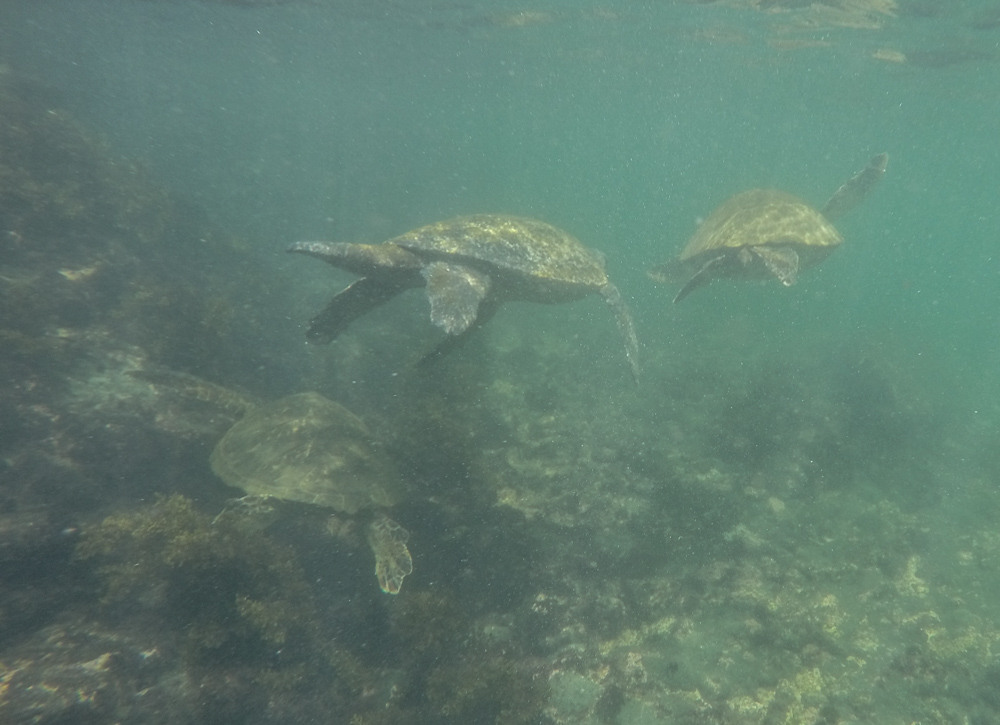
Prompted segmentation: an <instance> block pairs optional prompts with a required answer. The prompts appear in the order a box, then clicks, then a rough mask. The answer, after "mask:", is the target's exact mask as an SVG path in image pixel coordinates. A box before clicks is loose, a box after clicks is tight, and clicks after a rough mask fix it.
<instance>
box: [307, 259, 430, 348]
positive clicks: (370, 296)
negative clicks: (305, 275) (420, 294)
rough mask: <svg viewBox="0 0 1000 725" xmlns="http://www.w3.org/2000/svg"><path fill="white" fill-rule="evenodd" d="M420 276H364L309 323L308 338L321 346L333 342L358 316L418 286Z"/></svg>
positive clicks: (337, 296) (334, 298) (331, 301)
mask: <svg viewBox="0 0 1000 725" xmlns="http://www.w3.org/2000/svg"><path fill="white" fill-rule="evenodd" d="M419 280H420V278H419V277H418V276H417V275H413V276H412V277H410V276H402V277H398V278H393V277H389V278H387V277H381V278H374V277H362V278H361V279H359V280H357V281H355V282H354V283H352V284H350V285H349V286H348V287H347V288H346V289H344V290H343V291H342V292H339V293H338V294H336V295H334V297H333V299H331V300H330V302H329V303H328V304H327V306H326V307H324V308H323V310H322V311H321V312H320V313H319V314H318V315H316V316H315V317H313V318H312V320H310V321H309V329H308V330H307V331H306V339H308V340H309V341H310V342H314V343H317V344H319V345H325V344H327V343H329V342H332V341H333V339H334V338H336V337H337V336H338V335H339V334H340V333H342V332H343V331H344V330H346V329H347V328H348V326H349V325H350V324H351V323H352V322H354V321H355V320H356V319H358V318H359V317H361V316H363V315H366V314H367V313H369V312H371V311H372V310H374V309H375V308H376V307H378V306H379V305H383V304H385V303H386V302H388V301H389V300H391V299H392V298H393V297H395V296H396V295H398V294H400V293H401V292H403V291H405V290H407V289H410V288H411V287H417V286H419V284H420V282H419Z"/></svg>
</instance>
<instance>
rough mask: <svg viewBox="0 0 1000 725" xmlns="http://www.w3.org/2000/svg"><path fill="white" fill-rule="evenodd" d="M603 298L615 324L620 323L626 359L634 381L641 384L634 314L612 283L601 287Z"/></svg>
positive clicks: (619, 328) (619, 327)
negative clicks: (613, 317) (613, 316)
mask: <svg viewBox="0 0 1000 725" xmlns="http://www.w3.org/2000/svg"><path fill="white" fill-rule="evenodd" d="M601 296H602V297H604V301H605V302H607V303H608V306H609V307H610V308H611V311H612V312H613V313H614V315H615V322H617V323H618V330H619V331H620V332H621V334H622V340H623V341H624V342H625V357H626V358H627V359H628V364H629V367H630V368H631V370H632V379H633V380H634V381H635V382H636V383H637V384H638V382H639V338H638V336H637V335H636V334H635V322H634V321H633V320H632V313H631V312H630V311H629V308H628V305H627V304H625V300H624V299H622V295H621V293H620V292H619V291H618V288H617V287H615V286H614V285H613V284H612V283H611V282H608V283H607V284H605V285H604V286H603V287H601Z"/></svg>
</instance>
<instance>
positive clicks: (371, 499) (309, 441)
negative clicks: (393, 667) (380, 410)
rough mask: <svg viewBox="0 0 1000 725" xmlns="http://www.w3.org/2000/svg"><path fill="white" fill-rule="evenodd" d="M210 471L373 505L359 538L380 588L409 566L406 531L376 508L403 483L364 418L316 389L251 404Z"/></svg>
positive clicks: (293, 494)
mask: <svg viewBox="0 0 1000 725" xmlns="http://www.w3.org/2000/svg"><path fill="white" fill-rule="evenodd" d="M209 460H210V462H211V464H212V470H213V471H214V472H215V473H216V475H217V476H219V478H221V479H222V480H223V481H225V482H226V483H227V484H229V485H230V486H233V487H235V488H239V489H241V490H243V491H245V492H246V493H247V494H249V495H250V496H251V497H273V498H277V499H282V500H286V501H300V502H302V503H308V504H315V505H318V506H325V507H328V508H332V509H334V510H335V511H340V512H343V513H346V514H356V513H358V512H359V511H364V510H370V509H375V510H376V514H375V517H374V520H372V521H371V522H370V523H369V524H368V528H367V532H366V538H367V540H368V544H369V546H371V549H372V551H373V552H374V554H375V574H376V576H377V577H378V581H379V586H381V587H382V591H384V592H386V593H389V594H397V593H398V592H399V588H400V586H401V585H402V583H403V578H404V577H405V576H406V575H407V574H409V573H410V572H411V571H413V560H412V559H411V557H410V552H409V550H408V549H407V548H406V540H407V538H408V537H409V533H408V532H407V531H406V529H404V528H403V527H402V526H400V525H399V524H397V523H396V522H395V521H393V520H392V519H390V518H389V517H388V516H387V515H386V514H385V513H383V512H382V511H381V510H379V509H382V508H385V507H389V506H394V505H395V504H397V503H399V502H400V501H401V500H402V498H403V494H404V489H403V485H402V482H401V481H400V479H399V478H398V476H397V475H396V472H395V471H394V470H393V468H392V465H391V464H390V463H389V461H388V460H387V459H386V458H385V456H384V455H382V453H381V451H380V450H379V447H378V444H377V443H376V442H375V440H374V439H373V437H372V435H371V433H370V432H369V431H368V428H367V427H366V426H365V424H364V423H363V422H362V421H361V419H360V418H358V417H357V416H356V415H354V414H353V413H351V411H349V410H347V408H345V407H343V406H342V405H340V404H338V403H335V402H333V401H332V400H328V399H327V398H324V397H323V396H322V395H320V394H319V393H298V394H296V395H289V396H287V397H285V398H281V399H279V400H276V401H274V402H273V403H267V404H265V405H262V406H259V407H255V408H252V409H250V410H249V412H247V414H246V415H245V416H243V418H242V419H240V420H239V421H237V422H236V424H235V425H233V427H232V428H230V429H229V431H228V432H227V433H226V434H225V435H224V436H223V437H222V440H220V441H219V442H218V444H217V445H216V446H215V449H214V450H213V451H212V455H211V457H210V459H209Z"/></svg>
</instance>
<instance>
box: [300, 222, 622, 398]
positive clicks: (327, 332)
mask: <svg viewBox="0 0 1000 725" xmlns="http://www.w3.org/2000/svg"><path fill="white" fill-rule="evenodd" d="M288 251H290V252H297V253H299V254H307V255H310V256H313V257H317V258H319V259H322V260H323V261H325V262H328V263H329V264H331V265H333V266H334V267H339V268H341V269H344V270H347V271H349V272H353V273H355V274H358V275H361V279H358V280H356V281H355V282H354V283H353V284H351V285H350V286H348V287H347V288H346V289H345V290H343V291H342V292H340V293H339V294H337V295H335V296H334V298H333V299H332V300H330V303H329V304H328V305H327V306H326V308H325V309H324V310H323V311H322V312H320V313H319V314H318V315H316V317H314V318H313V319H312V321H311V323H310V325H309V330H308V332H307V337H308V338H309V339H310V340H312V341H313V342H320V343H327V342H330V341H331V340H333V339H334V338H335V337H336V336H337V335H339V334H340V333H341V332H343V331H344V330H345V329H346V328H347V326H348V325H349V324H350V323H351V322H353V321H354V320H356V319H357V318H358V317H360V316H361V315H363V314H365V313H366V312H369V311H370V310H372V309H374V308H375V307H377V306H379V305H381V304H383V303H384V302H386V301H388V300H390V299H391V298H393V297H395V296H396V295H398V294H400V293H401V292H403V291H404V290H406V289H410V288H412V287H421V286H426V288H427V296H428V297H429V299H430V303H431V321H432V322H433V323H434V324H435V325H437V326H438V327H440V328H441V329H443V330H444V331H445V332H447V333H448V334H449V335H450V337H449V338H448V339H447V340H446V341H445V342H444V343H443V344H442V345H441V346H440V347H439V348H438V350H437V352H438V353H442V352H445V351H446V350H447V349H449V348H450V347H452V346H454V345H455V344H456V343H457V341H459V340H461V339H462V336H463V335H464V334H465V333H467V332H469V331H470V330H472V329H473V328H475V327H476V326H479V325H482V324H485V323H486V322H487V321H488V320H489V319H490V318H491V317H492V316H493V314H494V313H495V312H496V310H497V308H498V307H499V306H500V304H501V303H502V302H505V301H508V300H522V301H527V302H545V303H556V302H569V301H572V300H576V299H580V298H581V297H585V296H587V295H590V294H594V293H597V294H600V295H601V296H602V297H604V300H605V301H606V302H607V303H608V305H609V306H610V307H611V309H612V311H613V312H614V315H615V319H616V320H617V322H618V328H619V329H620V330H621V333H622V337H623V338H624V340H625V354H626V356H627V358H628V361H629V364H630V366H631V371H632V375H633V377H635V378H636V379H638V375H639V362H638V356H639V355H638V354H639V343H638V340H637V339H636V335H635V327H634V325H633V323H632V316H631V314H630V313H629V310H628V307H627V306H626V305H625V302H624V300H623V299H622V297H621V294H619V292H618V288H617V287H615V285H614V284H612V282H611V281H610V280H609V279H608V276H607V273H606V271H605V268H604V257H603V255H601V254H600V253H599V252H596V251H594V250H591V249H588V248H587V247H585V246H583V244H581V243H580V242H579V241H578V240H577V239H576V238H574V237H572V236H570V235H569V234H567V233H566V232H564V231H562V230H560V229H557V228H556V227H554V226H551V225H550V224H546V223H545V222H541V221H536V220H534V219H524V218H520V217H513V216H503V215H497V214H480V215H475V216H465V217H458V218H456V219H449V220H447V221H442V222H437V223H435V224H429V225H427V226H424V227H420V228H419V229H414V230H413V231H410V232H407V233H406V234H403V235H401V236H398V237H395V238H394V239H390V240H388V241H387V242H384V243H382V244H350V243H330V242H298V243H297V244H294V245H292V247H291V248H290V249H289V250H288Z"/></svg>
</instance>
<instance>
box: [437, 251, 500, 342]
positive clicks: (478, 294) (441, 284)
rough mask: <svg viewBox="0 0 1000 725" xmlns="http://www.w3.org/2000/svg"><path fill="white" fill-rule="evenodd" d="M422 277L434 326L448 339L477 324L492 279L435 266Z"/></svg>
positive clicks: (454, 266) (457, 266) (445, 265)
mask: <svg viewBox="0 0 1000 725" xmlns="http://www.w3.org/2000/svg"><path fill="white" fill-rule="evenodd" d="M420 273H421V274H422V275H423V276H424V279H426V280H427V297H428V298H429V299H430V302H431V322H433V323H434V324H435V325H437V326H438V327H440V328H441V329H442V330H444V331H445V332H447V333H448V334H449V335H461V334H462V333H463V332H465V331H466V330H468V329H469V327H470V326H471V325H472V323H473V322H475V321H476V315H477V314H478V312H479V303H480V302H482V301H483V298H485V297H486V295H487V293H488V292H489V291H490V286H491V284H490V278H489V277H488V276H487V275H485V274H482V273H481V272H477V271H476V270H474V269H472V268H471V267H466V266H464V265H460V264H448V263H447V262H432V263H431V264H428V265H427V266H426V267H424V268H423V269H422V270H421V271H420Z"/></svg>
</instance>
